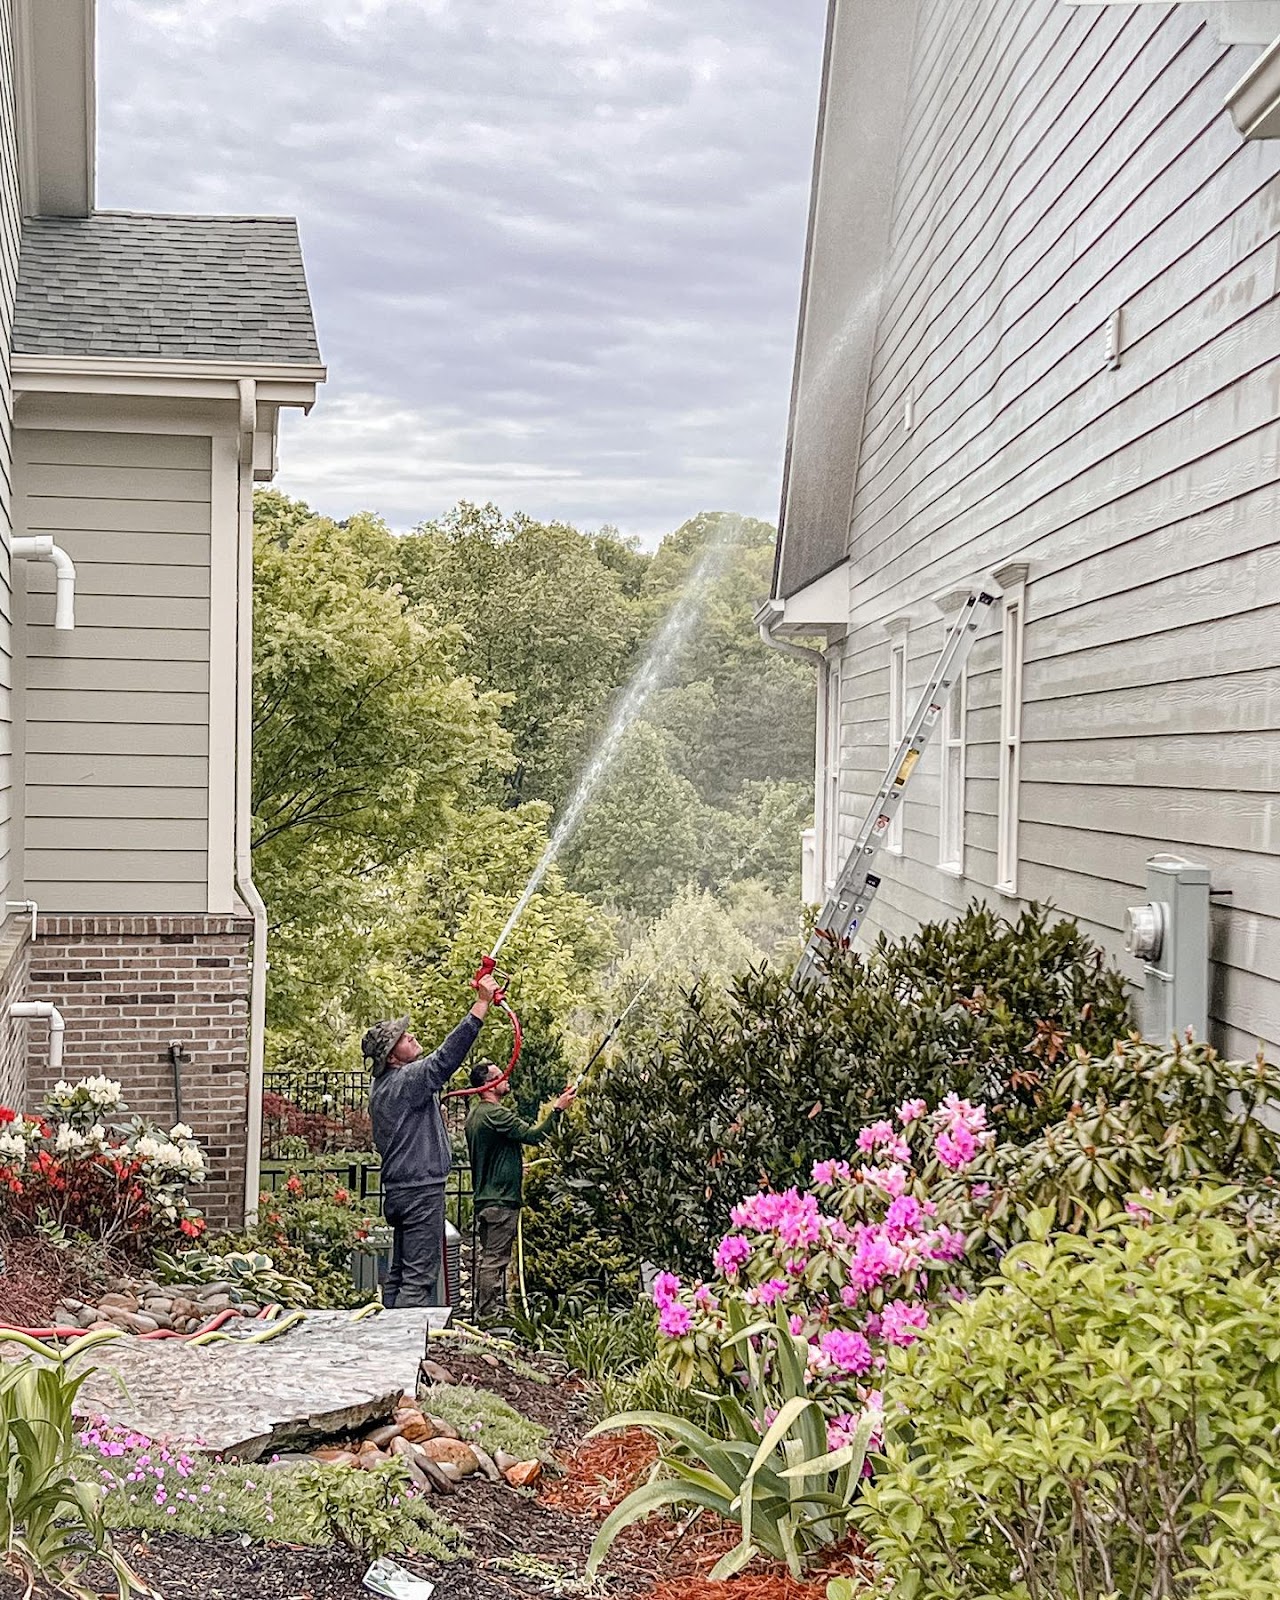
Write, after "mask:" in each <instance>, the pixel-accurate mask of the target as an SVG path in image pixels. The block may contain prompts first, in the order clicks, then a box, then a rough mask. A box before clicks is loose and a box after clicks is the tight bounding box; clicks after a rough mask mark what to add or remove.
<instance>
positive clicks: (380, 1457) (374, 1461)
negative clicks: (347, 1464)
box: [356, 1440, 391, 1472]
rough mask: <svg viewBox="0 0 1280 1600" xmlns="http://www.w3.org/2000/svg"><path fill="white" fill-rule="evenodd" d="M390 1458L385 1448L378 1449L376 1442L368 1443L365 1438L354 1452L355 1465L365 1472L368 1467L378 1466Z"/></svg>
mask: <svg viewBox="0 0 1280 1600" xmlns="http://www.w3.org/2000/svg"><path fill="white" fill-rule="evenodd" d="M390 1459H391V1458H390V1457H389V1456H388V1455H387V1453H386V1451H385V1450H379V1449H378V1447H377V1445H376V1444H370V1443H369V1442H368V1441H367V1440H366V1441H365V1443H364V1444H362V1445H361V1446H360V1448H359V1450H358V1451H357V1452H356V1466H358V1467H360V1468H361V1469H362V1470H363V1471H366V1472H367V1471H368V1470H369V1468H370V1467H380V1466H381V1465H382V1463H383V1462H384V1461H389V1460H390Z"/></svg>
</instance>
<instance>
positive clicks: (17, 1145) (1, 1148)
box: [0, 1129, 27, 1156]
mask: <svg viewBox="0 0 1280 1600" xmlns="http://www.w3.org/2000/svg"><path fill="white" fill-rule="evenodd" d="M26 1153H27V1141H26V1140H25V1139H24V1138H23V1137H22V1135H21V1134H20V1133H10V1132H8V1130H7V1129H6V1130H3V1131H0V1156H25V1155H26Z"/></svg>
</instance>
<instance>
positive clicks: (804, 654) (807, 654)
mask: <svg viewBox="0 0 1280 1600" xmlns="http://www.w3.org/2000/svg"><path fill="white" fill-rule="evenodd" d="M784 611H785V607H784V605H783V602H782V601H781V600H766V601H765V603H764V604H763V605H762V606H761V607H760V609H759V611H757V612H756V617H755V620H756V622H757V623H758V624H759V627H760V637H761V639H762V640H763V641H764V643H765V644H767V645H768V646H769V648H770V650H780V651H781V652H782V654H783V655H784V656H794V657H795V658H796V660H797V661H807V662H808V663H809V664H810V665H811V666H816V667H818V668H819V669H820V672H821V677H820V679H819V685H818V686H819V689H821V688H822V686H823V685H822V679H823V678H825V676H826V671H827V658H826V656H825V655H824V654H823V652H822V651H821V650H808V649H806V648H805V646H804V645H802V644H792V643H791V641H790V640H789V639H775V638H774V636H773V630H774V629H775V628H776V627H777V626H778V624H779V623H780V622H781V621H782V618H783V613H784Z"/></svg>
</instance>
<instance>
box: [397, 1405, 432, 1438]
mask: <svg viewBox="0 0 1280 1600" xmlns="http://www.w3.org/2000/svg"><path fill="white" fill-rule="evenodd" d="M395 1421H396V1427H397V1428H399V1430H400V1432H401V1433H402V1434H403V1435H404V1437H405V1438H406V1439H409V1440H411V1441H412V1442H413V1443H414V1444H422V1443H423V1441H424V1440H426V1439H434V1438H435V1436H436V1431H435V1429H434V1428H433V1427H432V1426H431V1424H430V1423H429V1422H428V1421H427V1419H426V1418H425V1417H424V1416H423V1415H422V1413H421V1411H397V1412H396V1417H395Z"/></svg>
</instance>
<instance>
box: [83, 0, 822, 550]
mask: <svg viewBox="0 0 1280 1600" xmlns="http://www.w3.org/2000/svg"><path fill="white" fill-rule="evenodd" d="M824 12H825V4H824V0H787V3H786V4H782V5H779V4H778V3H777V0H698V3H697V4H695V5H690V4H688V3H687V0H684V3H679V0H523V3H517V0H503V3H501V4H499V3H496V0H220V3H219V4H218V5H217V6H210V5H209V4H208V3H207V0H102V3H101V15H100V21H99V40H100V56H101V72H100V80H101V81H100V101H99V106H100V111H99V116H100V140H99V170H100V203H101V204H103V205H109V206H128V207H133V208H137V209H157V210H164V209H167V210H191V211H233V212H246V211H250V212H254V211H265V212H271V213H280V212H285V213H290V214H294V215H296V216H297V217H298V218H299V221H300V223H301V226H302V236H303V246H304V250H305V252H306V257H307V265H308V274H309V278H310V281H311V286H312V293H313V296H314V300H315V304H316V312H317V318H318V321H319V326H320V336H321V343H322V347H323V350H324V353H325V357H326V359H327V361H328V363H329V367H330V373H331V381H330V383H329V385H328V386H327V388H326V391H324V392H323V394H322V399H321V403H320V405H319V406H317V408H316V410H315V412H313V414H312V415H311V417H310V418H307V419H303V420H294V421H291V422H290V424H289V425H288V427H287V428H286V431H285V437H284V440H283V449H282V461H283V471H282V474H281V479H280V482H281V486H282V487H284V488H286V489H288V490H289V491H290V492H293V493H297V494H300V495H303V496H305V497H306V498H308V499H310V500H311V501H312V502H313V503H314V504H316V505H318V506H319V507H320V508H322V509H323V510H325V511H328V512H330V513H332V514H336V515H345V514H347V513H349V512H350V511H352V510H355V509H359V508H365V507H368V508H375V509H378V510H380V511H381V512H382V513H383V514H384V515H385V516H386V517H387V518H388V520H389V521H391V522H392V523H393V525H395V526H409V525H412V524H413V523H414V522H417V521H419V520H421V519H422V518H426V517H431V516H435V515H438V514H439V513H440V512H442V511H443V510H445V509H447V507H448V506H449V505H450V504H451V503H452V502H453V501H454V500H455V499H456V498H458V497H459V496H461V495H465V496H466V497H468V498H472V499H480V500H485V499H494V500H496V501H498V502H499V503H500V504H502V505H504V506H505V507H507V508H509V509H515V508H516V507H517V506H518V507H519V508H521V509H524V510H527V511H529V512H531V513H533V514H535V515H540V516H560V517H564V518H566V519H569V520H573V521H578V522H581V523H583V524H586V525H595V524H598V523H600V522H611V523H614V524H616V525H618V526H620V527H621V528H623V529H624V531H627V532H634V533H637V534H639V535H641V536H642V537H644V538H646V539H652V538H655V537H659V536H660V535H661V534H662V533H663V532H664V531H666V530H667V529H668V528H670V527H672V526H674V525H676V524H677V523H678V522H680V521H681V520H683V519H684V518H685V517H686V516H689V515H691V514H693V513H694V512H696V511H698V510H700V509H703V508H708V507H714V508H733V509H737V510H741V511H744V512H748V513H751V514H753V515H763V516H767V517H772V516H773V515H774V514H776V509H777V494H778V482H779V475H780V468H781V459H782V448H783V442H784V431H785V424H786V410H787V402H788V392H789V386H790V369H791V355H792V344H793V340H794V332H795V315H796V306H797V301H798V292H799V279H800V266H801V257H802V251H803V242H804V226H805V213H806V204H807V188H808V175H809V164H810V159H811V152H812V140H813V124H814V117H815V112H816V101H817V85H818V72H819V66H820V55H821V34H822V26H823V16H824Z"/></svg>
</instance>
